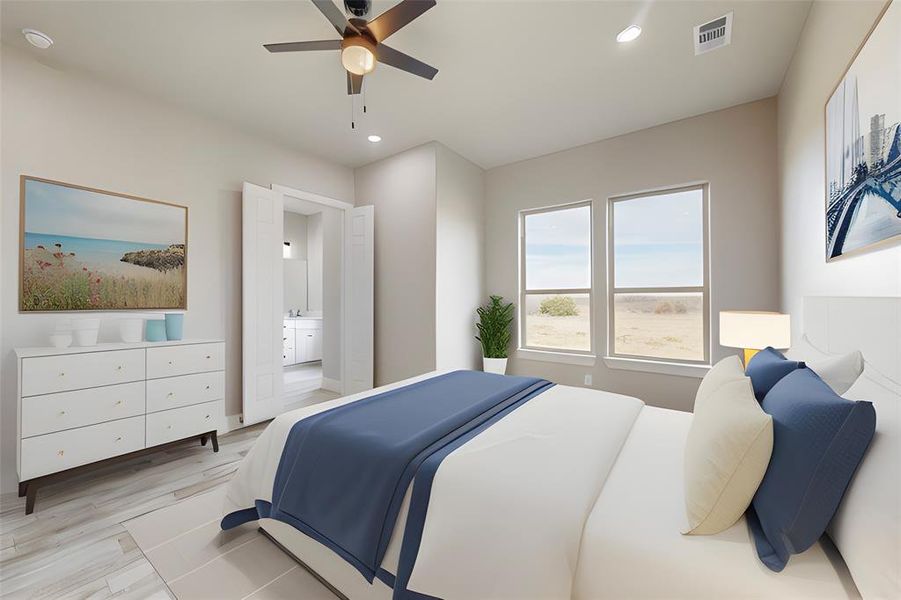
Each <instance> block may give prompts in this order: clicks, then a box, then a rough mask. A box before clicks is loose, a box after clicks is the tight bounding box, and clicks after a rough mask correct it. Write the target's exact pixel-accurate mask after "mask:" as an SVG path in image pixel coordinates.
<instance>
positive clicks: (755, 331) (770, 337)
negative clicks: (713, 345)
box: [720, 310, 791, 350]
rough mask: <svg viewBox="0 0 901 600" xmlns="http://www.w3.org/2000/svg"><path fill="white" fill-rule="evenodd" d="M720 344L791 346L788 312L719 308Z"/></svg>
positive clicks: (735, 345) (754, 346)
mask: <svg viewBox="0 0 901 600" xmlns="http://www.w3.org/2000/svg"><path fill="white" fill-rule="evenodd" d="M720 345H721V346H726V347H728V348H751V349H754V350H760V349H761V348H766V347H767V346H772V347H773V348H788V347H789V346H791V315H784V314H782V313H777V312H763V311H739V310H724V311H721V312H720Z"/></svg>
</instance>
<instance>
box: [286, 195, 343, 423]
mask: <svg viewBox="0 0 901 600" xmlns="http://www.w3.org/2000/svg"><path fill="white" fill-rule="evenodd" d="M341 212H342V211H340V210H339V209H337V208H334V207H330V206H325V205H323V204H318V203H315V202H310V201H307V200H303V199H300V198H291V197H289V198H286V200H285V206H284V219H283V226H284V245H283V248H282V252H283V258H282V266H283V273H284V286H283V288H284V296H285V298H284V310H283V313H284V314H283V328H282V332H283V335H282V339H283V342H284V352H283V355H282V365H283V371H282V373H283V388H282V389H283V390H284V398H285V409H286V410H290V409H292V408H297V407H300V406H305V405H308V404H314V403H317V402H322V401H324V400H331V399H333V398H337V397H338V396H339V395H340V392H341V390H342V388H343V386H342V382H341V368H340V367H341V360H340V357H341V342H342V340H341V319H340V310H339V309H340V303H341V302H340V299H341V295H342V294H341V286H342V285H343V282H342V277H341V238H342V234H343V231H342V230H343V227H342V221H341Z"/></svg>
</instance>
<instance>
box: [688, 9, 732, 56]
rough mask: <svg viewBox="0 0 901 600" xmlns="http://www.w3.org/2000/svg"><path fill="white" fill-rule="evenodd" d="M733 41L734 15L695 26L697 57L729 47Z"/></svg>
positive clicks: (730, 14)
mask: <svg viewBox="0 0 901 600" xmlns="http://www.w3.org/2000/svg"><path fill="white" fill-rule="evenodd" d="M731 41H732V13H731V12H730V13H729V14H727V15H723V16H722V17H720V18H719V19H714V20H713V21H710V22H709V23H704V24H702V25H696V26H695V56H697V55H699V54H704V53H705V52H710V51H711V50H716V49H717V48H722V47H723V46H728V45H729V43H730V42H731Z"/></svg>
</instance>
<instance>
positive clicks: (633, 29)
mask: <svg viewBox="0 0 901 600" xmlns="http://www.w3.org/2000/svg"><path fill="white" fill-rule="evenodd" d="M640 35H641V27H639V26H638V25H629V26H628V27H626V28H625V29H623V30H622V31H620V32H619V33H618V34H616V41H617V42H619V43H620V44H624V43H626V42H631V41H632V40H635V39H637V38H638V36H640Z"/></svg>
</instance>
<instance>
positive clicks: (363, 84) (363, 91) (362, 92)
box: [360, 79, 366, 115]
mask: <svg viewBox="0 0 901 600" xmlns="http://www.w3.org/2000/svg"><path fill="white" fill-rule="evenodd" d="M360 95H361V96H362V97H363V98H362V99H363V114H364V115H365V114H366V80H365V79H363V81H362V82H361V83H360Z"/></svg>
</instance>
